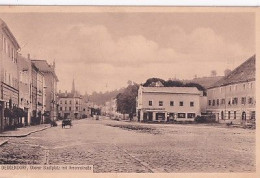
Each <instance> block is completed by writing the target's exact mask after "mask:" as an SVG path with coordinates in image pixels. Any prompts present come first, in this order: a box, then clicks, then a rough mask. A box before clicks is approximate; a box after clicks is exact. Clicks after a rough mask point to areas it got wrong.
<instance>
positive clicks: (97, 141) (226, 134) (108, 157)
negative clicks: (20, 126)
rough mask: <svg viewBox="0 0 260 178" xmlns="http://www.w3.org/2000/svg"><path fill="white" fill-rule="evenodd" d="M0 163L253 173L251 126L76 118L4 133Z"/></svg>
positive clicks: (97, 169)
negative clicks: (14, 134)
mask: <svg viewBox="0 0 260 178" xmlns="http://www.w3.org/2000/svg"><path fill="white" fill-rule="evenodd" d="M0 154H1V155H0V164H54V165H55V164H56V165H57V164H78V165H80V164H81V165H82V164H85V165H94V172H254V171H255V130H246V129H241V128H224V127H217V126H205V125H167V124H140V123H130V122H121V121H112V120H106V119H101V120H92V119H85V120H78V121H73V126H72V127H71V128H66V129H62V128H61V126H58V127H53V128H49V129H46V130H43V131H41V132H37V133H33V134H31V135H29V136H27V137H22V138H10V139H9V141H8V143H7V144H5V145H2V146H1V147H0Z"/></svg>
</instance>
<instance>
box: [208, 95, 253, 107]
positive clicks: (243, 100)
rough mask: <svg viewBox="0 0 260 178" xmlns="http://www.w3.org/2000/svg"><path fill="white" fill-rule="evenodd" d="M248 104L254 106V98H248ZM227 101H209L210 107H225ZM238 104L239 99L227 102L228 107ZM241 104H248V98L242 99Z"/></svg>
mask: <svg viewBox="0 0 260 178" xmlns="http://www.w3.org/2000/svg"><path fill="white" fill-rule="evenodd" d="M247 103H248V104H254V99H253V97H248V102H247ZM225 104H226V100H225V99H224V98H223V99H216V100H209V101H208V105H209V106H219V105H225ZM237 104H238V98H237V97H235V98H230V99H229V100H228V102H227V105H237ZM241 104H243V105H245V104H246V97H242V98H241Z"/></svg>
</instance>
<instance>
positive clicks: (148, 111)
mask: <svg viewBox="0 0 260 178" xmlns="http://www.w3.org/2000/svg"><path fill="white" fill-rule="evenodd" d="M138 114H139V115H138V117H140V120H141V121H143V122H153V121H157V122H163V121H167V112H166V111H165V109H164V108H143V109H141V110H140V111H139V112H138Z"/></svg>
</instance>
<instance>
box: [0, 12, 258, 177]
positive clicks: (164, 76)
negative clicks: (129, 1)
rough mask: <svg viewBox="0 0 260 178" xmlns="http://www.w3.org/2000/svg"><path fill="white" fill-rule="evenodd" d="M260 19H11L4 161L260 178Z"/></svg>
mask: <svg viewBox="0 0 260 178" xmlns="http://www.w3.org/2000/svg"><path fill="white" fill-rule="evenodd" d="M254 18H255V16H254V13H249V12H243V13H242V12H241V13H237V14H233V13H221V12H219V13H209V12H208V13H189V12H185V13H184V12H182V13H175V12H169V13H159V12H153V13H151V12H149V13H142V12H113V13H112V12H102V13H89V12H84V13H83V12H82V13H19V14H18V15H17V14H15V13H0V82H1V85H0V87H1V88H0V165H31V166H32V169H36V170H37V169H38V168H39V167H37V166H42V165H44V166H45V168H46V169H48V166H54V167H55V166H59V165H71V167H72V169H78V167H76V166H77V165H86V166H93V172H94V173H253V172H255V171H256V49H255V38H256V37H255V21H254ZM223 19H224V20H223ZM191 22H192V23H191ZM73 165H75V167H73ZM34 166H35V167H34ZM46 166H47V167H46ZM88 168H89V167H87V168H86V169H88Z"/></svg>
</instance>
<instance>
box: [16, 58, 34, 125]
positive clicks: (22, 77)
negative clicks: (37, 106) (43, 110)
mask: <svg viewBox="0 0 260 178" xmlns="http://www.w3.org/2000/svg"><path fill="white" fill-rule="evenodd" d="M18 71H19V108H21V109H22V110H23V111H24V113H25V115H24V117H22V118H21V119H22V121H21V123H22V124H24V125H30V124H31V112H32V109H31V74H32V67H31V60H30V59H29V58H25V57H23V56H22V55H19V56H18Z"/></svg>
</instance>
